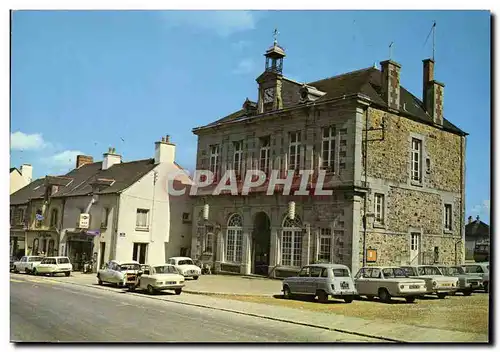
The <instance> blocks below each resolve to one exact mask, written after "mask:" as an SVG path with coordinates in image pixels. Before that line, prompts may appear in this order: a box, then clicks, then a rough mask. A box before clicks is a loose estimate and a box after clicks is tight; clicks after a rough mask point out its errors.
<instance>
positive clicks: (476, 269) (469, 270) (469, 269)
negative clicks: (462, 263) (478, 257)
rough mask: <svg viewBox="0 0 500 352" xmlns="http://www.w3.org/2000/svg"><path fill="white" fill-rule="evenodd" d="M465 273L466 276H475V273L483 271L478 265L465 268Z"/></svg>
mask: <svg viewBox="0 0 500 352" xmlns="http://www.w3.org/2000/svg"><path fill="white" fill-rule="evenodd" d="M465 272H466V273H467V274H477V273H480V274H481V273H483V270H482V269H481V267H480V266H479V265H470V266H469V265H468V266H466V267H465Z"/></svg>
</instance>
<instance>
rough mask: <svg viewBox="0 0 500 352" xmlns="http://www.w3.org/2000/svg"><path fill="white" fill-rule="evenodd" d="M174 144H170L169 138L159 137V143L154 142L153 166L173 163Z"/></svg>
mask: <svg viewBox="0 0 500 352" xmlns="http://www.w3.org/2000/svg"><path fill="white" fill-rule="evenodd" d="M174 161H175V144H173V143H171V142H170V136H169V135H167V136H165V137H161V141H160V142H155V164H159V163H174Z"/></svg>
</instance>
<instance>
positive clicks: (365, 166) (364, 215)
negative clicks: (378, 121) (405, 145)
mask: <svg viewBox="0 0 500 352" xmlns="http://www.w3.org/2000/svg"><path fill="white" fill-rule="evenodd" d="M364 115H365V142H364V143H363V149H364V159H365V160H364V169H365V170H364V171H365V184H364V186H365V187H366V185H367V184H368V109H365V111H364ZM367 197H368V191H367V192H366V193H365V196H364V199H363V266H366V223H367V221H366V209H367V207H368V201H367Z"/></svg>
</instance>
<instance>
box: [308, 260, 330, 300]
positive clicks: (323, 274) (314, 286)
mask: <svg viewBox="0 0 500 352" xmlns="http://www.w3.org/2000/svg"><path fill="white" fill-rule="evenodd" d="M327 281H328V269H327V268H321V267H314V266H313V267H311V269H310V271H309V285H308V286H307V287H308V291H309V292H308V293H310V294H313V295H314V294H316V292H317V291H318V290H326V285H327Z"/></svg>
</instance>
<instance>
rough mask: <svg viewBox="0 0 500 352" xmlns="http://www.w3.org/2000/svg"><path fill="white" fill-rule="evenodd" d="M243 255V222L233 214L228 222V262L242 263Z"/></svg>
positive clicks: (238, 216) (237, 215)
mask: <svg viewBox="0 0 500 352" xmlns="http://www.w3.org/2000/svg"><path fill="white" fill-rule="evenodd" d="M242 253H243V220H242V218H241V216H240V215H239V214H233V215H232V216H231V217H230V218H229V221H228V222H227V235H226V261H227V262H233V263H241V259H242Z"/></svg>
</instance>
